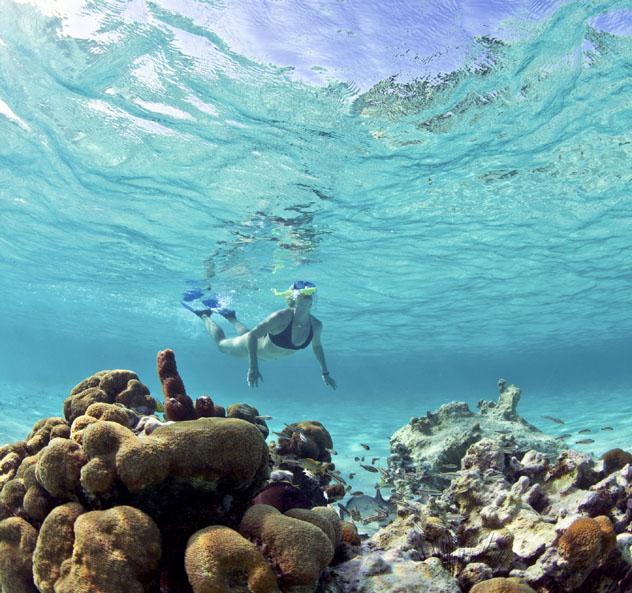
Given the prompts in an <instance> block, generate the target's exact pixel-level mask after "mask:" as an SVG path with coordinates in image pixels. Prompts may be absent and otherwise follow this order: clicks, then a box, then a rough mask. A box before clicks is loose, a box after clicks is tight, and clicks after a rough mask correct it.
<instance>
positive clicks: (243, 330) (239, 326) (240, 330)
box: [226, 317, 250, 336]
mask: <svg viewBox="0 0 632 593" xmlns="http://www.w3.org/2000/svg"><path fill="white" fill-rule="evenodd" d="M226 319H228V321H229V322H230V323H231V325H232V326H233V327H234V328H235V331H236V332H237V335H238V336H243V335H244V334H247V333H248V332H249V331H250V330H249V329H248V328H247V327H246V326H245V325H244V324H243V323H242V322H241V321H239V320H238V319H237V317H226Z"/></svg>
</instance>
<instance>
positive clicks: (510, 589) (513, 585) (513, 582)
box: [470, 577, 535, 593]
mask: <svg viewBox="0 0 632 593" xmlns="http://www.w3.org/2000/svg"><path fill="white" fill-rule="evenodd" d="M470 593H535V591H534V590H533V589H532V588H531V587H529V585H527V584H526V583H525V582H524V581H522V580H521V579H515V578H504V577H496V578H494V579H489V580H488V581H483V582H481V583H478V584H476V585H474V586H473V587H472V588H471V589H470Z"/></svg>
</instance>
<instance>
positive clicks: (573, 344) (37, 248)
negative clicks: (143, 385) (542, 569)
mask: <svg viewBox="0 0 632 593" xmlns="http://www.w3.org/2000/svg"><path fill="white" fill-rule="evenodd" d="M426 4H427V6H426V7H425V8H424V7H420V6H419V3H412V2H407V1H399V2H390V3H383V2H360V0H347V1H331V2H319V1H315V0H312V1H309V2H308V1H305V2H296V3H290V2H250V3H244V2H232V1H230V0H225V1H221V0H217V1H203V0H155V1H152V2H149V1H144V0H134V1H118V2H116V1H100V2H93V1H88V0H73V1H72V2H62V1H61V0H60V1H54V0H48V1H47V0H32V1H26V0H20V1H17V0H0V7H1V8H2V16H1V17H0V206H1V212H2V225H1V226H0V291H1V295H2V305H3V314H2V317H1V318H0V332H1V333H2V340H1V343H0V372H1V373H2V378H3V379H2V381H3V383H2V384H3V390H4V393H5V396H4V397H5V401H6V402H10V405H9V404H8V410H10V412H9V413H8V414H7V413H6V412H7V410H6V409H5V418H4V419H3V420H2V423H1V424H0V441H5V440H9V439H13V438H17V437H18V436H19V434H20V433H21V432H22V427H23V426H28V425H29V424H30V423H32V421H33V420H34V419H36V418H37V417H39V416H40V415H50V414H59V413H60V411H61V410H60V406H61V401H62V400H63V397H65V395H66V394H67V391H68V390H69V389H70V388H71V387H72V385H74V384H75V383H77V382H78V381H79V380H81V379H82V378H83V377H84V376H86V375H89V374H91V373H92V372H94V371H96V370H99V369H101V368H116V367H125V368H133V369H135V370H137V371H139V372H140V373H141V374H142V376H141V378H142V379H143V380H145V381H146V382H147V383H148V384H150V383H152V382H154V383H155V378H154V370H153V364H154V357H155V353H156V352H157V351H158V350H159V349H162V348H164V347H173V348H174V349H175V350H176V354H177V355H178V360H179V364H180V367H181V369H182V370H183V376H184V378H185V382H186V381H187V380H188V381H189V383H188V384H192V385H195V387H196V389H197V388H199V390H200V391H202V390H210V391H212V392H213V393H214V394H219V395H218V398H219V399H220V400H224V402H223V403H230V401H234V400H239V399H242V400H243V399H247V398H250V399H251V400H253V398H254V401H255V402H256V403H257V405H259V406H260V407H262V408H265V407H266V403H269V402H271V403H269V406H270V407H274V406H278V410H279V414H286V415H287V420H288V421H291V420H293V419H297V418H299V417H302V416H304V415H305V414H307V415H309V416H314V417H320V419H322V420H323V421H324V422H325V424H326V425H327V421H328V420H329V422H330V424H332V425H333V426H334V427H335V426H339V432H338V434H339V435H340V438H341V439H343V438H348V436H349V434H350V433H352V432H353V430H351V429H349V427H348V426H347V427H346V428H342V424H340V422H342V420H341V417H342V416H345V418H347V420H348V419H349V417H351V418H355V420H357V422H358V423H360V422H361V421H360V418H364V420H362V422H363V423H364V424H365V425H366V426H369V427H370V426H372V425H371V422H370V421H369V420H367V418H369V419H371V418H372V419H374V420H375V422H376V424H375V426H378V425H379V426H382V427H383V428H380V429H379V430H378V429H377V428H376V429H375V436H376V438H377V437H378V436H379V438H384V437H385V436H387V433H388V434H390V432H392V430H394V428H396V427H397V425H398V423H401V422H405V421H406V419H407V418H408V417H409V416H411V415H413V414H420V413H423V412H425V410H426V408H429V407H432V406H435V405H438V404H439V403H441V402H442V401H447V400H448V399H454V398H455V397H457V398H461V399H467V400H468V401H470V400H472V399H473V398H474V395H475V394H476V395H479V394H480V393H481V392H484V391H485V389H487V387H486V386H491V390H492V392H493V391H494V384H495V380H496V378H497V377H498V376H500V375H507V376H508V378H509V379H510V380H513V381H515V382H516V383H519V384H521V385H523V386H526V392H529V387H531V388H532V389H531V393H532V394H533V397H534V399H533V400H532V403H531V404H527V403H525V405H527V406H528V405H531V406H532V408H533V410H534V413H535V410H536V408H537V409H538V410H546V411H545V412H544V413H551V411H559V410H552V408H554V407H555V406H558V405H560V406H562V407H563V408H565V409H566V411H567V413H568V414H571V413H572V414H575V416H576V418H577V421H578V422H579V421H580V420H581V419H582V418H584V416H585V415H586V414H591V413H592V411H593V410H594V404H595V402H596V401H598V399H599V398H603V397H604V396H603V394H604V393H605V392H607V393H612V394H615V395H612V396H610V397H606V399H608V401H609V402H611V408H616V407H617V406H619V407H622V406H624V405H625V401H626V400H627V398H629V386H630V384H631V383H632V377H631V373H632V370H630V368H632V365H630V364H629V361H630V360H631V358H630V354H631V350H630V345H631V341H630V334H631V331H632V290H631V289H630V285H631V282H632V255H631V254H632V249H631V247H632V195H631V190H630V188H631V187H632V184H631V181H632V179H631V178H632V169H631V167H630V162H632V132H631V130H632V108H631V107H630V105H632V101H631V100H630V98H631V93H632V85H631V83H630V81H631V80H632V77H631V74H632V38H631V34H632V27H631V25H630V23H632V17H631V16H630V15H631V13H630V11H629V10H628V7H627V6H626V5H625V4H624V3H621V2H616V1H612V2H570V3H554V2H545V1H535V0H534V1H533V2H527V1H518V0H514V1H513V2H496V1H489V2H483V1H482V0H470V1H467V2H466V1H462V2H447V1H446V2H441V3H426ZM296 278H307V279H311V280H314V281H316V282H317V284H318V286H319V296H318V302H317V305H316V308H315V311H314V312H315V314H316V315H317V316H318V317H319V318H321V319H322V320H323V322H324V324H325V330H324V334H323V343H324V345H325V350H326V353H327V357H328V360H329V365H330V368H331V371H332V374H333V375H335V376H336V378H337V379H338V381H339V385H340V386H339V390H338V391H337V392H336V394H335V396H334V399H333V400H332V393H330V392H328V391H327V390H326V389H325V387H324V386H323V385H322V384H321V383H320V378H319V376H318V367H317V366H316V363H315V361H313V360H311V359H310V357H311V354H310V353H309V351H308V352H305V353H301V354H300V355H299V356H300V358H298V357H297V361H298V362H297V361H292V362H288V361H282V362H278V363H274V364H270V365H269V367H268V366H263V367H262V372H263V374H264V377H265V378H266V382H265V384H264V386H263V387H262V388H261V389H260V390H259V391H258V392H257V393H256V394H254V393H252V392H251V393H248V391H247V388H246V386H245V381H244V379H245V372H246V368H245V366H244V364H243V362H241V363H239V362H238V361H226V360H225V359H224V358H223V357H222V356H221V355H220V354H219V353H218V352H216V351H215V350H214V348H213V345H212V343H211V342H210V339H209V338H208V336H207V335H205V333H204V330H203V327H202V325H201V324H200V323H199V321H198V320H197V319H196V318H195V317H194V316H192V315H191V314H190V313H188V312H187V311H185V310H184V309H183V308H181V307H180V305H179V297H180V294H181V292H182V290H183V289H184V288H185V287H186V286H187V281H188V280H191V279H195V280H197V281H199V282H202V283H205V284H210V285H211V286H212V287H213V288H214V289H216V290H217V291H219V292H220V293H221V294H222V295H224V296H225V298H226V299H227V300H228V301H229V302H230V303H231V306H233V307H234V308H236V309H237V311H238V313H239V315H240V318H242V319H243V320H244V322H245V323H246V324H248V325H252V324H254V323H256V322H258V321H259V320H260V319H261V318H262V317H263V316H264V315H266V314H267V313H269V312H270V311H272V310H274V309H275V308H278V307H280V305H281V301H280V300H279V299H276V298H275V297H274V296H273V295H272V292H271V288H285V287H286V286H287V285H288V284H289V283H290V282H291V281H292V280H294V279H296ZM187 372H188V375H187V374H186V373H187ZM609 384H613V385H615V386H616V389H615V388H614V387H613V391H607V389H606V385H609ZM590 386H593V387H590ZM153 390H154V391H158V387H157V385H155V386H154V389H153ZM604 390H606V391H604ZM560 393H563V394H564V397H563V398H562V399H561V400H560V399H559V397H558V396H559V394H560ZM321 398H322V399H321ZM556 398H557V399H556ZM307 400H309V401H310V403H309V404H306V401H307ZM343 400H344V406H346V407H344V406H343V404H341V403H340V402H342V401H343ZM321 401H322V402H323V405H322V406H321V407H320V408H318V409H320V410H321V411H320V413H318V412H317V409H314V410H312V409H311V408H310V407H309V406H312V405H316V403H314V402H321ZM552 402H557V403H552ZM617 402H619V403H617ZM282 403H283V406H285V407H283V406H282V405H281V404H282ZM352 404H353V405H352ZM305 406H307V407H305ZM340 406H343V407H340ZM415 406H419V408H420V409H414V410H413V409H411V408H413V407H415ZM386 408H388V410H386ZM343 409H344V410H347V411H346V412H344V413H343V412H342V410H343ZM308 410H309V413H308ZM352 410H356V415H355V416H354V413H353V411H352ZM357 410H362V412H361V413H358V412H357ZM599 411H601V412H603V409H602V408H600V410H599ZM369 412H371V413H369ZM603 413H604V414H605V412H603ZM363 414H368V416H364V415H363ZM386 417H388V418H390V419H393V420H392V421H391V420H389V421H388V422H387V423H386V424H384V423H382V424H380V422H381V420H379V419H380V418H382V419H383V418H386ZM395 418H396V419H397V420H395ZM281 420H285V418H279V421H281ZM336 423H338V424H336ZM393 424H395V426H392V425H393ZM386 427H387V428H386ZM337 430H338V429H337ZM378 433H379V435H378ZM609 438H610V437H609ZM611 438H614V436H612V437H611ZM626 438H627V437H626ZM383 444H384V445H385V443H383Z"/></svg>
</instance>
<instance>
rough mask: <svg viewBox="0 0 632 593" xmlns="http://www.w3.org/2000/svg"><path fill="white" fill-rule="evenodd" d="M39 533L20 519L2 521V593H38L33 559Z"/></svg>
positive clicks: (0, 540)
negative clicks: (34, 581)
mask: <svg viewBox="0 0 632 593" xmlns="http://www.w3.org/2000/svg"><path fill="white" fill-rule="evenodd" d="M36 540H37V531H36V530H35V528H34V527H33V526H31V525H30V524H29V523H27V522H26V521H25V520H24V519H21V518H20V517H9V518H8V519H4V520H3V521H0V593H37V589H36V588H35V585H34V584H33V577H32V576H31V573H32V570H33V568H32V566H33V564H32V558H33V550H34V549H35V542H36Z"/></svg>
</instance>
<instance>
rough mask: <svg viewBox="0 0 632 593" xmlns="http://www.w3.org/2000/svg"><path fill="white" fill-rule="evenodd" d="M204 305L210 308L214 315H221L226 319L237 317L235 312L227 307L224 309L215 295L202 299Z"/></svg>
mask: <svg viewBox="0 0 632 593" xmlns="http://www.w3.org/2000/svg"><path fill="white" fill-rule="evenodd" d="M202 304H203V305H204V306H206V307H208V308H209V310H210V311H212V312H213V313H219V314H220V315H221V316H222V317H225V318H226V319H231V318H234V317H236V315H235V311H233V310H232V309H228V308H226V307H222V305H221V304H220V302H219V300H218V299H217V297H216V296H215V295H211V296H208V297H206V298H205V299H202Z"/></svg>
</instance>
